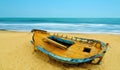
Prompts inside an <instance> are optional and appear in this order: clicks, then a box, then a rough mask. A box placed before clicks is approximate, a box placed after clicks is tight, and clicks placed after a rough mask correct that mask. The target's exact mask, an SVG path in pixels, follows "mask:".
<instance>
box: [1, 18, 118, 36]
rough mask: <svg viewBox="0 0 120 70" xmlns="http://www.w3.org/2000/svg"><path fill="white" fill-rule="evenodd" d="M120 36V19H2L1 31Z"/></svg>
mask: <svg viewBox="0 0 120 70" xmlns="http://www.w3.org/2000/svg"><path fill="white" fill-rule="evenodd" d="M32 29H42V30H47V31H51V32H72V33H109V34H120V18H0V30H13V31H31V30H32Z"/></svg>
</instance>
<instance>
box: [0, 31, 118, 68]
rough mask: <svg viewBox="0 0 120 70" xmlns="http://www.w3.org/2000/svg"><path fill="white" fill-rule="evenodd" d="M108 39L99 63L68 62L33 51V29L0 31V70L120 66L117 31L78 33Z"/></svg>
mask: <svg viewBox="0 0 120 70" xmlns="http://www.w3.org/2000/svg"><path fill="white" fill-rule="evenodd" d="M79 36H80V37H83V38H93V39H98V40H101V41H103V42H105V43H109V44H110V45H109V48H108V50H107V53H106V54H105V56H104V58H103V60H102V62H101V64H100V65H92V64H86V63H84V64H79V65H67V64H62V63H60V62H56V61H54V60H53V59H50V58H49V57H48V56H46V55H44V54H42V53H41V52H33V45H32V44H31V43H30V40H31V39H32V33H30V32H13V31H0V70H120V35H114V34H79Z"/></svg>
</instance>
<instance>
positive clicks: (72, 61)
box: [36, 46, 99, 64]
mask: <svg viewBox="0 0 120 70" xmlns="http://www.w3.org/2000/svg"><path fill="white" fill-rule="evenodd" d="M36 48H37V49H38V50H39V51H41V52H43V53H44V54H47V55H48V56H50V57H52V58H53V59H55V60H58V61H61V62H64V63H70V64H77V63H84V62H89V61H91V60H93V59H95V58H97V57H98V56H99V55H95V56H92V57H89V58H84V59H80V58H79V59H77V58H76V59H75V58H65V57H61V56H58V55H55V54H53V53H51V52H49V51H47V50H45V49H44V48H42V47H40V46H36Z"/></svg>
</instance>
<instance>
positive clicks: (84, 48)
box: [33, 31, 103, 58]
mask: <svg viewBox="0 0 120 70" xmlns="http://www.w3.org/2000/svg"><path fill="white" fill-rule="evenodd" d="M33 44H34V46H40V47H42V48H44V49H45V50H47V51H49V52H51V53H53V54H55V55H58V56H62V57H67V58H88V57H91V56H94V55H95V54H98V53H99V52H100V51H101V50H102V49H103V48H102V47H101V43H100V42H98V41H94V40H92V39H85V38H80V37H76V36H75V35H73V34H72V33H69V34H68V33H55V32H46V31H34V33H33Z"/></svg>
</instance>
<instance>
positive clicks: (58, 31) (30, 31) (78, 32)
mask: <svg viewBox="0 0 120 70" xmlns="http://www.w3.org/2000/svg"><path fill="white" fill-rule="evenodd" d="M0 31H10V32H31V30H7V29H0ZM46 31H48V32H51V33H68V34H70V33H74V34H110V35H120V33H105V32H102V33H101V32H97V33H96V32H74V31H73V32H69V31H51V30H46Z"/></svg>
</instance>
